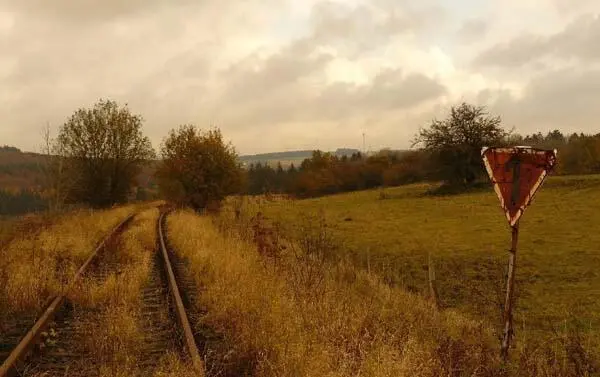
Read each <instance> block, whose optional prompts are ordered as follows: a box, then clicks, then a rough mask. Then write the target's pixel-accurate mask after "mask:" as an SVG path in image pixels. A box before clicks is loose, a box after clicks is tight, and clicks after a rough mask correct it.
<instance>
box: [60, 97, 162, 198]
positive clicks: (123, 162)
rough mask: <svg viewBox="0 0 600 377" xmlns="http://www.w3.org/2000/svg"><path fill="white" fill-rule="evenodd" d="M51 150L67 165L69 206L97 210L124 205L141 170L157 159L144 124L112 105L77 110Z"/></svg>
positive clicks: (125, 110) (111, 102)
mask: <svg viewBox="0 0 600 377" xmlns="http://www.w3.org/2000/svg"><path fill="white" fill-rule="evenodd" d="M53 150H54V151H56V152H57V153H59V155H60V157H62V160H63V162H64V163H65V166H64V167H63V168H64V174H65V175H66V177H68V181H69V182H70V184H69V187H68V188H66V190H67V193H68V194H67V200H68V201H73V202H82V203H86V204H89V205H91V206H94V207H106V206H110V205H113V204H115V203H120V202H124V201H126V200H127V198H128V195H129V194H130V191H131V189H132V187H133V183H134V180H135V177H136V175H137V174H138V172H139V171H140V169H141V166H142V165H143V164H144V163H146V162H147V161H148V160H150V159H152V158H154V157H155V153H154V150H153V149H152V145H151V143H150V140H149V139H148V138H147V137H145V136H144V135H143V134H142V118H141V117H140V116H139V115H133V114H132V113H131V112H130V111H129V109H128V108H127V106H124V107H120V106H119V105H118V104H117V103H116V102H114V101H110V100H100V101H99V102H98V103H96V104H95V105H94V107H93V108H91V109H83V108H82V109H79V110H77V111H76V112H75V113H74V114H73V115H72V116H71V117H70V118H69V119H68V120H67V121H66V123H65V124H64V125H63V126H62V127H61V129H60V131H59V135H58V138H57V140H56V146H55V147H54V148H53Z"/></svg>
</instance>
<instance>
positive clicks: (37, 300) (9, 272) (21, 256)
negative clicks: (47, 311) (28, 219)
mask: <svg viewBox="0 0 600 377" xmlns="http://www.w3.org/2000/svg"><path fill="white" fill-rule="evenodd" d="M135 209H136V207H135V206H125V207H119V208H115V209H110V210H104V211H89V210H87V211H84V210H81V211H78V212H74V213H71V214H69V215H68V216H67V215H65V216H61V217H60V218H59V219H58V221H56V222H55V223H53V224H49V225H46V226H44V227H42V228H41V229H39V230H38V231H36V232H33V233H23V235H21V237H17V238H15V239H13V240H12V241H11V242H10V243H9V244H8V245H6V246H5V247H4V248H2V249H1V250H0V313H2V314H1V315H0V317H2V316H9V315H14V314H15V313H19V312H23V311H36V310H39V309H41V307H42V306H43V304H44V303H45V302H46V301H47V300H48V298H49V297H51V296H53V295H56V294H58V293H59V292H61V290H62V289H63V287H64V286H65V284H66V283H68V282H69V280H70V279H71V278H72V276H73V275H74V273H75V271H76V270H77V268H79V266H80V265H81V264H82V263H83V261H84V260H85V259H86V258H87V257H88V256H89V255H90V253H91V252H92V251H93V250H94V249H95V247H96V245H97V244H98V243H99V242H100V241H101V240H102V239H103V238H104V237H105V236H106V235H107V233H108V232H109V231H110V230H111V229H113V228H114V227H115V226H116V225H117V224H118V223H119V222H121V221H122V220H123V219H124V218H125V217H126V216H128V215H129V214H130V213H132V212H133V211H134V210H135ZM0 319H1V318H0Z"/></svg>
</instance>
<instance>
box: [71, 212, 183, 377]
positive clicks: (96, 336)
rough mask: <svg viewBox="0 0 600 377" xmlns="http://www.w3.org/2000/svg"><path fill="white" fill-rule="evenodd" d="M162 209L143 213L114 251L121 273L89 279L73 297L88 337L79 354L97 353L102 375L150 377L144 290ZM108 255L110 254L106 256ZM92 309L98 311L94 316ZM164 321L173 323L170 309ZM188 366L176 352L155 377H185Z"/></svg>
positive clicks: (77, 289) (158, 370)
mask: <svg viewBox="0 0 600 377" xmlns="http://www.w3.org/2000/svg"><path fill="white" fill-rule="evenodd" d="M158 216H159V211H158V209H156V208H154V209H150V210H147V211H144V212H142V213H140V214H138V215H136V217H135V218H134V220H133V222H132V223H131V225H130V226H129V227H128V228H127V230H125V231H124V232H123V233H122V235H121V236H120V242H119V243H118V245H117V246H116V247H115V248H114V249H113V250H111V252H112V253H113V254H112V255H111V256H110V257H111V258H113V260H116V261H117V262H118V264H119V272H115V273H111V274H109V275H108V276H107V277H106V279H104V280H102V281H86V282H85V283H84V284H81V285H79V286H78V287H77V288H76V289H74V290H73V292H72V294H70V295H69V299H70V300H71V302H73V304H74V305H75V307H76V312H79V313H85V317H83V315H82V318H81V321H82V322H81V323H82V326H86V327H87V328H88V330H90V331H89V334H90V335H89V336H88V337H86V338H85V339H84V342H83V344H81V348H80V349H79V351H81V352H83V353H84V354H87V355H92V356H93V359H94V360H95V362H96V363H97V364H95V367H97V368H99V371H100V375H101V376H146V375H147V373H148V371H144V370H141V369H140V368H139V363H140V361H141V360H142V359H144V358H147V356H145V355H144V354H143V352H144V342H146V341H147V340H148V337H149V336H150V337H151V336H152V335H153V334H149V333H148V329H147V328H145V326H144V321H143V320H142V318H143V316H142V312H141V307H142V289H143V288H144V286H145V285H146V284H147V282H148V280H149V279H150V274H151V268H152V267H151V263H152V258H153V254H154V253H155V252H156V241H157V235H156V224H157V220H158ZM107 257H108V256H107ZM89 309H93V310H92V311H91V312H90V310H89ZM157 314H158V315H163V316H164V317H163V320H167V321H168V320H169V319H168V312H167V308H164V312H160V313H157ZM188 369H189V368H188V366H187V365H186V364H185V363H184V362H183V361H181V360H180V359H179V357H178V356H177V355H175V354H172V353H166V354H165V356H164V357H163V359H161V360H160V361H159V363H158V367H157V369H156V371H155V372H154V375H156V376H179V375H181V376H185V373H186V371H187V370H188Z"/></svg>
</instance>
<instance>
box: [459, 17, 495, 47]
mask: <svg viewBox="0 0 600 377" xmlns="http://www.w3.org/2000/svg"><path fill="white" fill-rule="evenodd" d="M489 28H490V26H489V22H487V21H486V20H484V19H482V18H471V19H468V20H466V21H465V22H464V23H463V24H462V25H461V27H460V29H459V30H458V32H457V35H458V37H459V38H460V39H461V40H462V41H463V42H473V41H475V40H477V39H481V38H483V37H485V35H486V34H487V32H488V31H489Z"/></svg>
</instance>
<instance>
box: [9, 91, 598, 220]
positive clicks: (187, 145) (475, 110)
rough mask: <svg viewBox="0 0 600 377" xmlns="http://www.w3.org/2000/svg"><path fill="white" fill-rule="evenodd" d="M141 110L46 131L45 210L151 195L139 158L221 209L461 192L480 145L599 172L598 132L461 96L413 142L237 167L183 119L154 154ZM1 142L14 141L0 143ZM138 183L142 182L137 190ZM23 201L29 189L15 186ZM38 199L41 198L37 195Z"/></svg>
mask: <svg viewBox="0 0 600 377" xmlns="http://www.w3.org/2000/svg"><path fill="white" fill-rule="evenodd" d="M142 126H143V118H142V117H141V116H140V115H136V114H133V113H132V112H131V111H130V110H129V108H128V107H127V105H125V106H120V105H119V104H117V103H116V102H114V101H111V100H100V101H99V102H97V103H96V104H95V105H94V106H93V107H91V108H81V109H78V110H77V111H75V112H74V113H73V114H72V115H71V116H70V117H69V118H67V120H66V121H65V123H64V124H63V125H62V126H61V127H60V129H59V132H58V135H57V137H56V138H52V137H51V136H50V132H49V130H46V133H45V135H44V154H45V155H46V158H45V159H44V161H46V163H45V164H44V166H43V170H44V177H45V181H46V182H45V187H46V191H45V193H44V198H45V199H46V200H47V203H48V206H49V207H50V208H51V209H60V208H64V207H65V206H69V205H85V206H90V207H96V208H100V207H109V206H112V205H115V204H120V203H124V202H127V201H130V200H135V199H138V200H141V199H144V198H145V197H147V194H146V193H145V192H141V191H140V189H139V187H138V184H137V182H136V177H137V176H138V175H139V173H140V171H141V169H142V168H143V167H144V165H148V164H153V166H155V167H156V173H155V178H156V180H157V182H158V187H159V191H160V195H161V196H162V197H163V198H165V199H167V200H170V201H171V202H174V203H176V204H178V205H182V206H189V207H192V208H194V209H196V210H205V209H208V210H210V209H217V208H218V207H219V205H220V203H221V201H222V200H223V199H224V198H225V197H226V196H227V195H231V194H244V193H245V194H252V195H256V194H266V193H281V194H290V195H293V196H296V197H300V198H303V197H314V196H321V195H328V194H334V193H338V192H345V191H355V190H363V189H370V188H376V187H382V186H397V185H402V184H408V183H414V182H421V181H437V182H443V184H444V185H443V186H445V187H452V188H453V189H455V190H458V191H461V190H464V189H468V188H469V187H471V186H473V185H476V184H478V183H479V182H481V181H482V180H484V179H487V176H486V174H485V170H484V168H483V165H482V161H481V155H480V153H481V148H482V147H483V146H491V145H494V146H510V145H531V146H534V147H539V148H557V149H558V150H559V165H558V168H557V173H559V174H591V173H600V134H597V135H585V134H572V135H568V136H567V135H563V134H562V133H561V132H560V131H558V130H555V131H552V132H549V133H548V134H546V135H543V134H541V133H537V134H532V135H526V136H521V135H518V134H515V133H514V132H512V131H511V130H506V129H505V128H504V127H503V125H502V122H501V119H500V117H498V116H494V115H491V114H489V113H488V112H487V110H486V108H485V107H482V106H474V105H470V104H467V103H462V104H460V105H457V106H453V107H452V108H451V109H450V111H449V114H448V116H447V117H446V118H444V119H441V120H437V119H434V120H432V121H431V122H430V124H429V125H428V126H427V127H424V128H421V129H420V130H419V131H418V132H417V134H416V135H415V138H414V140H413V147H415V149H413V150H410V151H391V150H382V151H379V152H377V153H374V154H369V155H364V154H362V153H360V152H354V153H352V154H351V155H338V154H336V153H327V152H322V151H314V152H313V154H312V156H311V157H310V158H307V159H305V160H304V161H302V163H301V164H300V165H299V166H294V165H291V166H289V167H286V168H285V169H284V168H283V167H282V166H281V164H278V165H277V166H275V167H272V166H270V165H268V164H261V163H257V164H252V165H250V166H249V167H248V169H243V168H242V166H241V162H240V160H239V157H238V155H237V153H236V151H235V148H234V147H233V146H232V145H231V144H230V143H228V142H226V141H225V140H224V138H223V135H222V134H221V132H220V130H219V129H209V130H202V129H199V128H197V127H195V126H193V125H181V126H179V127H177V128H175V129H172V130H171V131H169V133H168V134H167V136H166V137H165V139H164V140H163V142H162V144H161V146H160V150H159V153H157V152H156V151H155V150H154V149H153V147H152V145H151V143H150V140H149V139H148V137H146V136H145V135H144V134H143V132H142ZM2 148H3V149H5V150H7V149H9V148H11V147H2ZM142 191H143V190H142ZM21 197H22V198H23V200H26V199H27V195H26V194H21ZM33 201H34V202H35V204H34V207H36V206H39V205H41V204H40V203H41V202H40V201H39V200H38V199H37V198H35V200H33Z"/></svg>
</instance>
